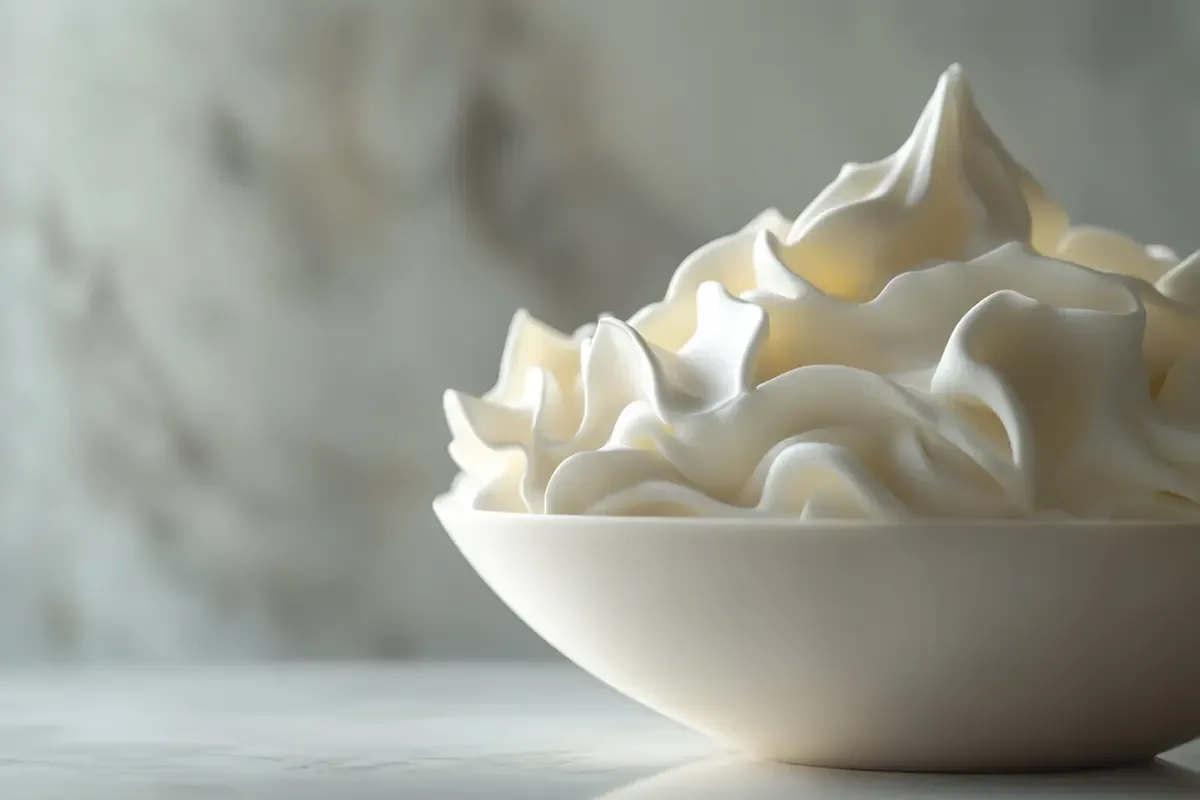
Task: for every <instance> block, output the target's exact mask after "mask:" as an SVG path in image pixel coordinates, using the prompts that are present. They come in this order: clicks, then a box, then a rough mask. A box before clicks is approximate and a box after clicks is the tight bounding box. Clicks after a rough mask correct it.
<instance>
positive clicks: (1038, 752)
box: [434, 500, 1200, 772]
mask: <svg viewBox="0 0 1200 800" xmlns="http://www.w3.org/2000/svg"><path fill="white" fill-rule="evenodd" d="M434 507H435V510H436V512H437V514H438V517H439V518H440V519H441V521H442V524H443V525H444V526H445V527H446V530H447V531H448V532H449V533H450V536H451V537H452V538H453V539H454V542H455V543H456V544H457V545H458V547H459V549H460V550H461V551H462V553H463V554H464V555H465V556H466V558H467V560H468V561H469V562H470V563H471V564H472V566H473V567H474V568H475V569H476V571H478V573H479V574H480V575H481V576H482V577H483V579H484V580H485V581H486V582H487V583H488V585H489V586H491V588H492V589H493V590H494V591H495V592H496V594H497V595H499V596H500V598H501V599H502V600H504V602H506V603H507V604H508V605H509V607H511V608H512V609H513V611H515V612H516V613H517V614H518V615H519V616H520V617H521V618H522V619H523V620H525V622H526V623H528V624H529V626H530V627H531V628H533V630H535V631H536V632H537V633H538V634H539V635H541V636H542V637H543V638H544V639H545V640H546V641H547V642H549V643H550V644H551V645H553V646H554V647H555V648H557V649H558V650H560V651H561V652H562V653H563V654H564V655H565V656H567V657H568V658H570V659H571V660H572V661H574V662H575V663H577V664H578V665H579V666H581V667H583V668H584V669H585V670H587V671H589V672H591V673H592V674H593V675H595V676H596V677H598V678H600V679H601V680H603V681H605V682H606V683H608V684H610V685H611V686H613V687H614V688H616V689H617V690H619V691H621V692H623V693H624V694H626V695H628V696H629V697H632V698H633V699H635V700H638V701H640V702H641V703H644V704H645V705H647V706H649V707H650V708H653V709H656V710H657V711H659V712H661V713H663V714H665V715H666V716H668V717H672V718H674V719H676V720H678V721H679V722H682V723H684V724H686V725H689V726H691V727H693V728H696V729H698V730H701V731H704V732H706V733H709V734H711V735H713V736H716V737H718V738H721V739H724V740H726V741H728V742H730V743H732V744H733V745H735V746H736V747H739V748H741V749H742V750H745V751H748V752H750V753H752V754H755V755H757V756H761V757H765V758H770V759H776V760H782V761H788V762H793V763H802V764H808V765H814V766H826V767H844V768H861V769H888V770H922V771H975V772H981V771H1034V770H1049V769H1071V768H1084V767H1096V766H1109V765H1114V764H1121V763H1126V762H1137V761H1142V760H1146V759H1150V758H1152V757H1153V756H1154V755H1156V754H1157V753H1160V752H1163V751H1165V750H1168V749H1170V748H1172V747H1175V746H1176V745H1180V744H1183V743H1185V742H1187V741H1190V740H1191V739H1193V738H1195V737H1196V736H1200V527H1197V526H1185V525H1172V524H1152V523H1146V524H1138V523H1131V524H1116V523H1048V524H1038V523H1012V522H963V523H945V522H935V523H923V524H895V525H892V524H857V523H830V524H814V523H801V522H798V521H792V520H786V519H779V520H766V519H764V520H755V521H746V520H703V519H669V518H663V519H630V518H597V517H553V516H537V515H522V514H504V513H494V512H478V511H463V510H457V509H454V508H452V507H451V506H450V505H449V504H447V503H446V502H445V501H444V500H439V501H438V502H437V503H435V505H434Z"/></svg>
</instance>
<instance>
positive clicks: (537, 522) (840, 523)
mask: <svg viewBox="0 0 1200 800" xmlns="http://www.w3.org/2000/svg"><path fill="white" fill-rule="evenodd" d="M433 512H434V514H435V515H437V517H438V519H439V520H446V519H448V518H451V517H457V518H466V517H470V518H471V519H473V520H476V521H486V520H493V521H497V522H499V521H503V522H504V523H505V524H513V523H519V524H521V525H522V526H546V525H553V526H559V525H563V524H574V525H580V524H582V525H587V526H589V527H629V526H633V525H636V526H638V527H650V528H661V529H666V528H713V527H729V528H743V529H744V528H752V529H757V530H766V531H770V530H787V529H790V530H795V529H807V530H819V529H822V528H843V529H866V530H882V529H891V530H895V529H900V530H929V529H934V530H944V529H949V528H962V527H972V528H1009V529H1016V530H1022V529H1034V528H1054V529H1057V530H1079V529H1087V528H1093V529H1103V530H1121V529H1131V528H1136V529H1138V530H1145V529H1147V528H1149V529H1152V530H1164V531H1178V530H1187V529H1194V530H1195V531H1196V532H1197V535H1200V520H1197V521H1194V522H1188V521H1181V520H1156V519H1119V520H1112V519H1088V518H1086V517H1080V518H1075V519H1029V518H1016V519H1004V518H1001V517H931V518H920V517H913V518H909V519H900V520H876V519H815V520H804V519H800V518H799V517H795V516H777V517H776V516H755V515H746V516H739V517H645V516H641V517H639V516H625V517H617V516H611V517H610V516H603V515H598V514H534V513H531V512H517V511H494V510H486V509H477V508H469V507H466V506H463V505H461V504H457V503H456V502H455V498H454V496H453V494H452V493H451V492H445V493H443V494H440V495H438V496H437V497H436V498H435V499H434V501H433Z"/></svg>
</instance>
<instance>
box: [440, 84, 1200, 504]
mask: <svg viewBox="0 0 1200 800" xmlns="http://www.w3.org/2000/svg"><path fill="white" fill-rule="evenodd" d="M445 407H446V416H447V419H448V421H449V425H450V429H451V432H452V435H453V441H452V443H451V445H450V453H451V456H452V457H453V458H454V460H455V462H456V463H457V464H458V465H459V467H460V468H461V470H462V472H461V474H460V475H459V477H458V479H457V480H456V482H455V484H454V487H453V489H452V491H451V494H450V497H451V500H452V501H453V502H455V503H458V504H460V505H462V506H465V507H469V508H475V509H486V510H497V511H509V512H532V513H538V514H591V515H638V516H646V515H691V516H737V515H750V514H760V515H763V514H765V515H788V516H799V517H801V518H810V519H830V518H850V519H856V518H879V519H901V518H938V517H940V518H948V517H949V518H964V517H990V518H1030V517H1048V518H1073V517H1082V518H1100V519H1114V518H1122V519H1168V520H1170V519H1188V520H1194V519H1200V254H1197V255H1194V256H1192V257H1190V258H1188V259H1184V260H1180V259H1179V257H1178V256H1176V255H1175V254H1174V253H1173V252H1171V251H1170V250H1169V249H1167V248H1165V247H1162V246H1148V247H1147V246H1144V245H1142V244H1139V243H1137V242H1135V241H1133V240H1132V239H1129V238H1128V237H1126V236H1124V235H1122V234H1119V233H1116V232H1114V231H1110V230H1106V229H1102V228H1096V227H1088V226H1073V225H1072V224H1071V222H1070V219H1069V218H1068V216H1067V214H1066V213H1065V212H1064V211H1063V210H1062V208H1060V207H1059V206H1058V205H1057V204H1056V203H1055V202H1054V201H1053V200H1051V199H1050V198H1049V196H1048V195H1047V194H1046V192H1045V191H1044V190H1043V189H1042V187H1041V186H1040V185H1039V184H1038V182H1037V181H1036V180H1035V179H1034V178H1033V176H1031V175H1030V174H1029V172H1028V171H1026V170H1025V169H1024V168H1023V167H1022V166H1021V165H1020V164H1018V163H1017V162H1016V161H1015V160H1014V159H1013V158H1012V156H1010V155H1009V153H1008V152H1007V151H1006V150H1005V149H1004V147H1003V145H1002V144H1001V143H1000V141H999V140H998V139H997V137H996V135H995V133H993V132H992V130H991V129H990V128H989V127H988V125H987V123H986V122H985V121H984V119H983V117H982V116H981V115H980V113H979V111H978V109H977V108H976V106H975V103H974V100H973V98H972V95H971V91H970V89H969V88H968V86H967V84H966V81H965V80H964V78H963V76H962V72H961V70H960V69H959V68H958V67H957V66H955V67H951V68H950V69H949V70H948V71H947V72H946V73H945V74H944V75H943V76H942V77H941V80H940V81H939V82H938V86H937V90H936V91H935V93H934V95H933V97H932V98H931V99H930V101H929V103H928V104H927V105H926V107H925V109H924V111H923V112H922V114H921V116H920V119H919V120H918V121H917V125H916V127H915V129H914V130H913V132H912V135H911V136H910V137H909V138H908V140H907V141H906V142H905V143H904V144H903V146H902V147H901V148H900V149H899V150H897V151H896V152H895V153H894V154H892V155H890V156H888V157H887V158H884V159H882V160H880V161H876V162H872V163H867V164H849V165H847V166H846V167H844V168H843V169H842V171H841V173H840V174H839V175H838V177H837V178H836V180H834V182H833V183H832V184H830V186H829V187H828V188H826V189H825V190H824V191H823V192H821V193H820V195H818V197H817V198H816V199H815V200H814V201H813V202H812V204H811V205H809V207H808V208H806V209H805V210H804V211H803V212H801V214H800V215H799V216H798V217H796V219H795V220H789V219H787V218H786V217H784V216H783V215H781V214H780V213H778V212H777V211H774V210H771V211H767V212H765V213H763V214H762V215H760V216H759V217H758V218H757V219H755V220H753V221H752V222H751V223H750V224H749V225H747V226H746V227H745V228H743V229H742V230H740V231H737V232H736V233H734V234H732V235H729V236H726V237H724V238H721V239H718V240H716V241H714V242H711V243H710V244H708V245H705V246H704V247H702V248H700V249H699V250H697V251H696V252H695V253H693V254H692V255H691V256H690V257H688V258H687V259H686V260H685V261H684V262H683V263H682V264H681V265H680V267H679V269H678V271H677V272H676V274H675V275H674V277H673V279H672V280H671V282H670V285H669V287H668V289H667V293H666V297H665V299H663V300H662V301H661V302H658V303H655V304H652V305H650V306H647V307H646V308H644V309H643V310H642V311H640V312H638V313H637V314H635V315H634V316H633V317H632V318H631V319H630V320H629V321H627V322H622V321H620V320H617V319H613V318H610V317H603V318H601V319H600V320H599V322H598V323H596V324H595V325H593V326H588V327H585V328H582V329H580V330H579V331H577V332H575V333H574V334H572V335H567V334H563V333H560V332H558V331H555V330H553V329H551V328H548V327H547V326H545V325H543V324H541V323H539V322H538V321H536V320H534V319H533V318H531V317H530V316H529V315H527V314H525V313H523V312H522V313H518V314H517V315H516V317H515V319H514V321H513V324H512V328H511V330H510V332H509V336H508V341H507V344H506V347H505V354H504V358H503V363H502V367H501V373H500V379H499V382H498V383H497V385H496V387H495V388H494V389H492V390H491V391H490V392H488V393H487V394H485V395H484V396H483V397H480V398H476V397H471V396H467V395H464V394H461V393H458V392H453V391H451V392H447V394H446V398H445Z"/></svg>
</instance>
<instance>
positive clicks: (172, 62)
mask: <svg viewBox="0 0 1200 800" xmlns="http://www.w3.org/2000/svg"><path fill="white" fill-rule="evenodd" d="M1198 43H1200V3H1197V2H1195V1H1194V0H1178V1H1177V2H1169V1H1168V0H1053V2H1050V1H1048V0H1006V1H1005V2H985V1H984V0H957V1H956V0H904V1H903V2H900V1H899V0H606V1H605V2H594V1H589V0H341V2H338V1H337V0H205V1H204V2H196V0H3V2H0V98H2V101H3V102H0V413H2V414H3V419H4V425H3V426H2V427H0V658H3V659H17V660H27V659H34V660H47V659H48V660H67V661H73V660H104V659H147V660H175V659H229V658H274V657H343V656H344V657H373V656H387V657H410V656H412V657H447V656H480V657H488V656H527V655H535V656H541V655H546V654H547V650H546V648H545V647H544V646H542V645H540V644H539V643H538V642H537V641H536V640H535V638H534V637H533V636H532V635H531V634H529V633H527V632H526V631H525V630H524V629H523V627H522V626H521V625H520V623H518V622H516V621H515V620H514V619H513V618H511V616H510V615H509V614H508V613H507V612H506V611H505V610H503V609H502V608H501V607H499V606H498V604H497V603H496V602H495V601H493V600H492V599H491V597H490V595H489V593H488V591H487V590H486V589H485V588H484V587H483V586H482V585H481V584H480V583H479V581H478V580H477V579H476V578H475V577H474V576H473V575H472V574H471V572H470V571H469V569H468V568H467V567H466V566H465V565H464V563H463V562H462V561H461V560H460V559H459V558H458V556H457V555H456V553H455V552H454V551H453V549H452V547H451V546H450V544H449V542H448V540H447V539H446V538H445V536H444V535H443V534H442V533H441V531H440V530H439V528H438V526H437V524H436V522H435V521H434V519H433V516H432V514H431V513H430V511H429V503H430V500H431V499H432V497H433V496H434V495H435V494H436V493H438V492H439V491H441V490H442V489H443V488H445V487H446V485H447V483H448V481H449V479H450V477H451V474H452V467H451V465H450V463H449V460H448V458H447V457H446V456H445V449H444V446H445V443H446V441H447V434H446V432H445V429H444V426H443V423H442V418H441V409H440V394H441V392H442V390H443V389H444V388H446V387H451V386H452V387H456V388H461V389H468V390H483V389H485V388H487V387H488V386H489V385H490V384H491V382H492V381H493V380H494V378H495V372H496V367H497V359H498V357H499V354H500V346H501V342H502V340H503V335H504V332H505V328H506V326H507V323H508V319H509V317H510V316H511V314H512V312H513V311H514V310H515V309H516V308H517V307H519V306H526V307H528V308H529V309H530V310H531V311H532V312H533V313H534V314H535V315H537V316H540V317H542V318H544V319H546V320H547V321H549V322H552V323H554V324H556V325H559V326H563V327H574V326H576V325H578V324H579V323H582V322H584V321H585V320H587V319H589V318H592V317H594V316H595V315H596V314H597V313H599V312H601V311H612V312H615V313H620V314H627V313H629V312H631V311H632V310H634V309H635V308H636V307H638V306H639V305H641V304H642V303H644V302H647V301H649V300H651V299H653V298H654V297H655V296H656V295H658V294H659V293H661V291H662V290H663V288H664V287H665V285H666V282H667V279H668V278H669V276H670V273H671V271H672V269H673V268H674V266H675V264H676V263H677V261H678V260H679V259H680V258H681V257H682V256H683V255H685V254H686V253H687V252H688V251H689V250H691V249H692V248H693V247H694V246H696V245H698V244H701V243H702V242H704V241H705V240H707V239H709V238H711V237H713V236H715V235H718V234H721V233H723V232H726V231H729V230H731V229H733V228H735V227H737V226H740V225H741V224H742V223H743V222H745V221H746V220H748V219H749V218H750V217H751V216H753V215H754V214H755V213H757V212H758V211H760V210H761V209H762V208H764V207H767V206H770V205H777V206H779V207H780V208H781V209H783V210H784V211H785V212H786V213H789V214H795V213H796V212H798V211H799V210H800V209H801V208H802V207H803V206H804V204H805V203H806V202H807V201H808V200H809V199H810V198H811V197H812V196H813V195H814V194H815V193H816V192H817V191H818V190H819V189H820V188H821V187H822V186H823V185H824V184H825V183H826V182H828V181H829V180H830V179H832V178H833V176H834V175H835V174H836V172H837V169H838V167H839V166H840V165H841V163H842V162H844V161H847V160H851V159H854V160H866V159H873V158H878V157H881V156H883V155H884V154H886V153H888V152H890V151H891V150H892V149H894V148H895V147H896V146H898V145H899V144H900V142H901V141H902V140H903V138H904V136H905V135H906V134H907V132H908V130H909V128H910V126H911V125H912V123H913V122H914V121H915V119H916V116H917V114H918V112H919V111H920V109H921V106H922V105H923V104H924V102H925V100H926V98H927V97H928V95H929V93H930V92H931V91H932V89H933V86H934V83H935V81H936V79H937V76H938V74H939V73H940V72H941V70H942V69H944V68H945V67H946V66H947V65H948V64H950V63H951V62H953V61H960V62H962V63H963V65H964V66H965V68H966V71H967V75H968V77H969V79H970V80H971V81H972V83H973V85H974V87H975V90H976V94H977V97H978V99H979V102H980V104H981V106H982V107H983V110H984V113H985V115H987V116H988V118H989V119H990V121H991V122H992V124H993V126H994V127H995V128H996V129H997V131H998V133H999V134H1000V136H1001V137H1002V138H1003V139H1004V140H1005V142H1006V143H1007V144H1008V145H1009V147H1010V149H1012V150H1013V152H1014V153H1015V154H1016V155H1017V157H1018V158H1020V159H1022V160H1023V161H1024V162H1025V163H1026V164H1027V165H1028V166H1029V167H1030V168H1031V169H1032V170H1033V171H1034V173H1035V174H1037V175H1038V176H1039V177H1041V178H1042V179H1043V181H1044V182H1045V183H1046V184H1047V186H1048V187H1049V188H1050V189H1051V191H1052V192H1053V193H1054V194H1056V195H1057V196H1058V198H1059V199H1061V200H1062V201H1063V202H1064V203H1066V204H1067V206H1068V207H1069V208H1070V209H1071V210H1072V211H1073V213H1074V215H1075V217H1076V218H1077V219H1079V220H1084V221H1089V222H1095V223H1100V224H1105V225H1111V226H1115V227H1119V228H1122V229H1125V230H1127V231H1129V232H1131V233H1133V234H1134V235H1136V236H1137V237H1138V238H1140V239H1142V240H1143V241H1153V242H1162V243H1165V244H1169V245H1171V246H1173V247H1175V248H1177V249H1178V250H1180V251H1186V250H1190V249H1193V248H1195V247H1196V246H1198V245H1200V231H1198V230H1197V225H1196V218H1197V217H1196V215H1197V203H1196V198H1195V194H1196V188H1195V187H1196V186H1197V185H1200V182H1198V180H1197V179H1198V178H1200V158H1197V153H1196V149H1195V143H1196V142H1197V141H1200V96H1198V91H1200V84H1198V83H1197V78H1196V76H1197V75H1198V74H1200V47H1198V46H1197V44H1198ZM614 591H619V587H614Z"/></svg>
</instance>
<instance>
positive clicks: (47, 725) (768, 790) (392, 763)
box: [0, 664, 1200, 800]
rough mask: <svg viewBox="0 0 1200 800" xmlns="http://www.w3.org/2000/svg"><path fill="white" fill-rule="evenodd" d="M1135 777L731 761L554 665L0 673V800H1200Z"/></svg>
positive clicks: (1190, 759) (1196, 775)
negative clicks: (899, 771) (886, 770)
mask: <svg viewBox="0 0 1200 800" xmlns="http://www.w3.org/2000/svg"><path fill="white" fill-rule="evenodd" d="M1168 759H1169V760H1163V761H1160V762H1159V763H1158V764H1155V765H1153V766H1148V767H1145V768H1142V769H1136V770H1124V771H1117V772H1108V773H1087V774H1068V775H1053V776H1003V777H961V776H960V777H954V776H937V775H888V774H880V773H853V772H837V771H827V770H816V769H803V768H796V767H784V766H778V765H769V764H760V763H753V762H750V761H747V760H745V759H741V758H739V757H737V756H735V755H731V754H729V753H728V752H726V751H724V750H723V748H722V747H721V746H720V745H718V744H715V743H713V742H710V741H708V740H706V739H704V738H703V737H701V736H699V735H696V734H694V733H691V732H689V731H687V730H685V729H683V728H681V727H679V726H677V725H674V724H673V723H671V722H669V721H667V720H665V719H662V718H660V717H658V716H656V715H655V714H653V713H651V712H649V711H647V710H645V709H642V708H641V707H639V706H637V705H635V704H634V703H632V702H630V701H628V700H626V699H624V698H622V697H621V696H619V695H617V694H616V693H614V692H612V691H611V690H609V689H608V688H607V687H605V686H603V685H601V684H599V683H598V682H596V681H595V680H593V679H591V678H589V677H588V676H586V675H585V674H583V673H582V672H579V671H578V670H576V669H574V668H572V667H569V666H566V665H561V664H559V665H554V664H545V665H537V666H534V665H518V664H510V665H486V664H475V665H446V664H425V665H419V666H413V665H409V666H347V665H307V666H282V667H254V668H213V667H208V668H186V669H183V668H180V669H169V668H155V669H139V670H130V669H122V670H90V671H86V672H80V671H70V670H37V671H28V672H22V671H12V670H10V671H7V672H5V673H4V674H3V678H2V679H0V797H4V798H12V799H13V800H17V799H18V798H65V797H71V798H79V800H87V799H89V798H121V799H122V800H134V798H156V799H157V800H175V799H176V798H180V799H182V798H188V800H197V799H199V798H204V799H205V800H207V799H208V798H226V797H237V798H296V799H297V800H303V799H304V798H325V797H328V798H342V797H353V798H361V799H362V800H369V799H370V798H442V797H446V798H454V799H455V800H470V799H471V798H495V799H497V800H501V799H503V798H526V799H529V800H534V799H535V798H553V800H571V799H572V798H605V799H606V800H663V799H664V798H689V799H690V798H713V800H721V798H730V799H731V800H732V799H733V798H758V799H761V800H771V798H810V799H811V800H823V799H824V798H839V800H842V799H844V798H849V799H851V800H854V799H855V798H862V799H863V800H865V799H867V798H879V799H880V800H882V799H883V798H888V800H908V799H910V798H951V797H953V798H972V797H987V798H1013V799H1014V800H1015V799H1016V798H1076V797H1079V798H1083V797H1088V798H1091V797H1105V798H1123V797H1127V798H1137V799H1138V800H1154V798H1165V797H1197V796H1200V771H1197V770H1200V749H1198V748H1196V747H1195V746H1192V747H1189V748H1184V749H1183V750H1180V751H1176V752H1175V753H1173V754H1170V755H1169V757H1168Z"/></svg>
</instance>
